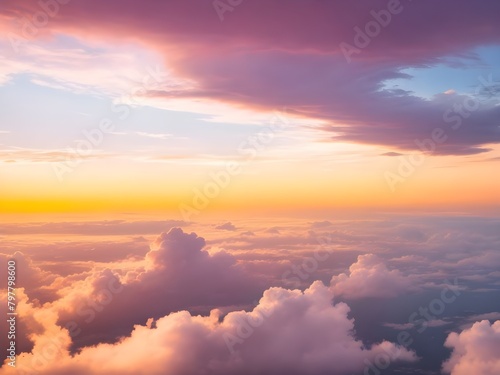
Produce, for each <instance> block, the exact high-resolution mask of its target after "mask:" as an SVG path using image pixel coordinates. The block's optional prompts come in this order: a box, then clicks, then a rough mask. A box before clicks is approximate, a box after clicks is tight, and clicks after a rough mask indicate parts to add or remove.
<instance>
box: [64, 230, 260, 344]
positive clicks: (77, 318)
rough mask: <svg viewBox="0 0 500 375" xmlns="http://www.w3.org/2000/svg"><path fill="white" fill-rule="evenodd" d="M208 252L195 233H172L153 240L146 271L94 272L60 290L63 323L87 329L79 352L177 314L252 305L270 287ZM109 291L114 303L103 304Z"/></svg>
mask: <svg viewBox="0 0 500 375" xmlns="http://www.w3.org/2000/svg"><path fill="white" fill-rule="evenodd" d="M204 247H205V240H204V239H203V238H201V237H198V236H197V235H196V234H195V233H190V234H188V233H184V232H183V231H182V229H180V228H173V229H171V230H170V231H169V232H168V233H162V234H161V235H160V236H159V237H158V238H157V239H156V240H155V242H154V243H153V244H152V248H151V250H150V251H149V252H148V253H147V254H146V256H145V259H144V260H143V262H142V264H141V265H142V267H138V266H137V265H136V266H135V268H131V267H130V266H129V267H128V269H127V270H126V271H121V270H119V269H118V270H117V271H115V272H113V271H112V270H111V269H107V270H104V271H99V272H94V273H93V274H92V276H90V277H88V278H87V279H85V280H83V281H81V282H80V285H79V286H78V287H77V288H75V285H72V286H68V287H66V288H65V289H64V290H62V291H61V293H63V295H64V297H63V298H61V299H60V300H58V301H57V302H56V305H57V306H55V308H57V309H58V310H59V311H60V319H59V322H60V324H61V325H65V324H66V323H67V322H71V321H74V322H76V323H77V324H78V325H79V326H81V327H85V330H84V331H83V332H82V334H80V335H79V336H78V337H77V338H75V340H74V344H75V348H78V347H81V346H86V345H93V344H96V343H98V342H103V341H104V342H113V341H115V340H116V339H118V338H119V337H120V336H124V335H128V334H129V333H130V331H131V329H132V327H133V325H134V324H144V323H145V322H146V321H147V319H148V318H155V319H157V318H160V317H161V316H164V315H165V314H168V313H170V312H173V311H179V310H182V309H189V310H190V311H196V312H200V313H202V312H208V311H209V310H210V309H211V308H213V307H215V306H217V307H224V306H232V305H244V304H250V303H252V301H255V300H256V298H257V297H258V295H259V294H260V293H261V292H262V290H264V289H265V288H266V286H265V284H264V282H262V281H260V280H257V279H256V278H255V277H253V276H251V275H249V274H248V273H247V272H246V271H245V269H244V268H243V267H241V266H240V265H238V264H237V261H236V258H234V257H233V256H232V255H230V254H228V253H226V252H217V253H214V254H209V253H208V252H207V251H206V250H203V248H204ZM116 267H119V265H117V266H116ZM117 272H120V273H121V274H122V276H121V277H120V275H119V274H117ZM108 285H109V287H108ZM109 290H111V295H112V303H111V302H110V301H107V302H106V303H102V300H103V299H105V298H108V297H109V295H110V293H109V292H108V291H109ZM113 290H119V293H114V292H113ZM106 296H108V297H106ZM108 299H109V298H108ZM131 301H133V303H131ZM124 311H126V314H124V313H123V312H124Z"/></svg>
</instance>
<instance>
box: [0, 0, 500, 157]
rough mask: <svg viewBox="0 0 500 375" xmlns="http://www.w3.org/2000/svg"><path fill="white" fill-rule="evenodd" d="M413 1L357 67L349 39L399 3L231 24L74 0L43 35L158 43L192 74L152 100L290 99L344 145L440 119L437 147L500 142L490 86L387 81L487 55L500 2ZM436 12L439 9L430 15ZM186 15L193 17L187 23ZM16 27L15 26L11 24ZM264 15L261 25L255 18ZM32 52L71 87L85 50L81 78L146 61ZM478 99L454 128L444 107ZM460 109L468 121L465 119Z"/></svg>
mask: <svg viewBox="0 0 500 375" xmlns="http://www.w3.org/2000/svg"><path fill="white" fill-rule="evenodd" d="M401 4H402V11H401V12H399V13H398V14H394V15H392V19H391V21H390V24H389V25H388V26H387V27H386V28H385V29H384V30H383V32H381V33H380V35H378V36H377V37H376V38H374V39H373V40H371V41H370V44H369V45H368V46H367V47H366V48H363V49H362V50H361V52H360V53H359V54H355V55H353V56H352V60H353V61H352V62H351V63H350V64H349V63H347V61H346V59H345V56H344V54H343V52H342V50H341V48H340V44H341V43H350V44H353V43H354V38H355V32H354V31H353V28H354V27H356V26H358V27H360V28H363V27H364V25H365V24H366V23H367V20H369V19H371V18H370V17H371V15H372V13H371V12H372V11H380V10H383V9H385V8H387V1H384V0H378V1H373V2H369V3H361V4H357V5H356V6H353V5H352V3H349V2H345V1H341V0H338V1H315V2H313V3H311V2H307V1H296V2H293V3H291V4H286V5H285V4H283V2H282V1H280V0H255V1H252V3H251V4H245V6H242V7H238V8H237V9H233V10H234V11H233V12H228V13H226V16H227V17H226V18H227V19H225V20H224V22H220V20H219V17H218V16H217V13H216V11H215V10H214V8H213V5H212V2H210V1H209V2H206V3H204V2H202V3H200V2H199V1H196V0H186V1H183V2H179V3H171V2H155V3H153V4H150V5H149V6H148V7H144V6H142V5H141V4H139V3H137V2H134V1H132V0H126V1H118V0H112V1H106V2H101V1H96V0H89V1H86V2H73V3H71V4H68V5H65V6H64V10H61V12H60V13H59V14H58V16H57V17H55V18H53V19H51V20H50V23H49V24H48V25H47V26H46V27H44V29H43V32H40V37H42V36H45V35H47V34H51V33H52V34H66V35H72V36H75V37H76V38H78V39H85V40H93V39H96V40H100V41H103V40H105V41H107V42H108V43H110V44H116V41H120V42H122V43H123V42H124V41H125V42H126V41H134V42H136V43H137V42H139V44H141V45H146V46H147V47H149V48H150V49H152V50H154V51H155V52H157V53H159V54H161V55H162V56H164V57H165V61H166V64H167V65H168V68H169V70H171V71H172V72H173V73H174V74H175V75H176V77H178V78H179V79H180V80H182V81H183V82H184V81H186V82H190V84H189V85H181V86H182V87H181V88H180V89H178V88H176V89H172V88H171V87H168V88H167V89H162V88H161V87H160V88H158V89H155V90H150V91H149V92H148V95H149V97H150V98H157V99H161V100H163V101H164V102H165V103H169V102H171V101H173V100H175V99H177V100H181V99H196V100H205V101H208V102H213V101H218V102H224V103H225V104H230V105H233V106H236V107H240V108H241V107H242V108H246V109H256V110H262V111H269V110H274V109H276V108H281V107H283V106H287V107H288V108H293V111H292V112H293V113H292V114H293V115H298V116H302V117H306V118H310V119H317V120H320V121H323V122H324V123H326V124H325V125H323V126H320V127H319V128H318V132H319V133H321V134H322V135H323V136H324V137H325V138H326V139H329V140H331V141H333V142H336V141H348V142H360V143H367V144H376V145H384V146H388V147H391V148H395V149H400V150H417V149H418V146H417V145H416V144H415V139H419V140H423V139H426V138H429V137H430V136H431V134H432V131H433V130H434V129H435V128H443V129H445V133H446V134H447V135H448V140H447V141H446V143H444V144H441V145H439V147H437V149H436V150H435V153H436V154H451V155H461V154H476V153H481V152H486V151H488V150H489V148H488V147H487V145H488V144H492V143H499V142H500V133H499V132H498V126H497V119H498V117H499V116H500V107H498V106H497V105H496V104H497V103H498V99H497V98H496V97H495V96H491V95H490V96H486V97H484V95H481V92H483V91H485V90H484V88H482V89H480V90H479V94H478V95H472V96H471V95H469V96H467V95H463V94H459V93H447V94H444V93H440V94H437V95H436V96H434V97H432V98H430V99H423V98H420V97H417V96H415V95H413V93H411V92H407V91H403V90H388V89H384V82H386V81H387V80H391V79H397V78H408V79H409V78H411V76H410V75H408V74H405V73H403V72H402V71H403V70H404V69H405V68H408V67H412V68H428V67H432V66H436V65H438V64H441V65H446V66H448V67H457V66H459V65H460V64H462V66H463V64H464V63H463V62H462V63H461V62H460V61H458V62H457V59H458V58H461V59H462V60H465V61H467V63H469V64H477V63H478V62H479V61H480V57H479V56H478V55H476V54H474V53H473V52H471V51H473V50H474V49H475V48H477V47H480V46H497V45H498V44H499V43H500V26H499V24H498V20H497V18H496V17H495V15H496V14H498V12H499V10H500V4H499V3H498V2H495V1H485V2H481V3H479V4H478V3H474V2H470V1H467V0H458V1H457V0H444V1H440V2H439V3H437V4H436V3H433V2H413V3H404V4H403V3H401ZM117 8H119V9H120V12H118V13H117V12H116V9H117ZM449 9H454V11H453V12H450V11H449ZM38 10H39V9H38V4H37V3H29V2H23V1H15V0H5V1H3V2H2V5H1V7H0V14H3V15H4V17H6V18H8V19H13V18H14V17H15V16H17V17H19V18H22V17H23V16H26V17H30V16H31V15H32V14H34V13H35V12H36V11H38ZM431 13H432V14H434V15H436V16H435V17H432V18H429V16H428V15H429V14H431ZM297 15H301V17H297ZM182 19H189V20H190V22H180V20H182ZM5 24H6V26H5V28H6V29H9V26H7V25H10V23H9V22H5ZM12 24H13V25H14V26H12V27H10V30H9V31H11V32H14V33H16V34H19V33H22V29H21V28H20V27H19V26H18V25H16V23H15V22H12ZM257 24H258V25H259V27H255V25H257ZM423 24H425V25H426V27H425V28H422V27H421V25H423ZM89 25H90V26H91V27H89ZM277 30H279V32H277ZM415 30H419V32H415ZM436 35H438V37H436ZM214 41H216V43H214ZM208 45H210V46H211V47H210V48H207V46H208ZM30 51H31V50H30ZM31 53H33V54H35V55H36V56H37V58H38V59H42V61H43V62H44V64H43V65H42V68H38V69H35V68H34V67H30V68H29V69H31V70H36V71H37V72H38V74H39V75H41V74H45V75H54V76H56V75H57V76H61V78H59V80H58V82H63V83H66V84H70V83H71V81H75V80H77V81H78V79H75V77H81V76H82V75H81V74H74V73H75V72H74V69H76V68H73V70H71V69H68V68H67V67H65V69H64V70H62V72H63V73H64V74H63V73H61V72H60V71H61V66H60V65H58V64H53V63H51V62H52V60H54V59H56V61H59V60H63V61H67V59H68V57H70V58H71V56H75V58H77V59H78V61H79V64H76V65H77V66H83V67H85V69H86V71H88V69H89V66H91V67H92V71H94V72H95V73H96V74H91V75H88V74H86V75H83V77H84V78H85V79H84V81H85V82H77V85H78V86H79V87H80V86H82V85H83V86H84V87H86V86H89V85H90V86H91V87H93V86H92V85H93V84H94V81H95V79H92V78H91V77H94V76H96V77H98V78H97V80H99V81H102V80H103V79H106V81H109V80H110V79H109V78H108V77H107V76H106V77H104V76H103V71H102V66H106V67H109V66H119V65H121V63H122V60H127V58H128V60H132V61H130V62H129V63H128V64H127V66H129V65H130V66H135V65H136V63H137V61H136V60H137V59H134V58H133V57H130V56H128V57H127V58H124V57H122V56H121V55H119V56H118V57H116V56H114V55H111V56H109V57H108V56H105V58H100V59H97V58H95V57H94V58H90V57H88V54H85V53H82V52H81V51H80V50H78V51H67V50H65V51H63V52H62V53H61V55H60V56H59V55H58V54H57V52H55V51H54V50H53V49H52V50H51V51H50V52H47V51H41V50H40V49H35V50H34V51H31ZM88 60H90V61H88ZM94 60H97V61H94ZM115 60H118V63H117V62H116V61H115ZM128 60H127V61H128ZM72 61H73V59H72ZM102 61H104V62H105V63H106V64H104V65H103V64H102ZM108 62H110V63H109V65H108ZM54 65H55V66H54ZM73 65H75V64H73ZM283 66H286V69H283ZM108 70H109V69H108ZM130 70H132V69H131V68H130ZM6 71H9V69H6ZM89 77H90V78H89ZM4 79H5V78H4ZM115 80H116V77H115ZM87 81H88V82H87ZM112 83H115V82H112ZM109 86H113V85H109ZM477 86H478V87H480V86H481V84H480V83H479V82H478V83H477ZM497 87H498V83H495V82H492V83H491V85H490V87H488V88H490V91H491V92H493V94H495V93H496V92H497V89H496V88H497ZM491 88H494V89H491ZM473 100H475V101H476V102H477V103H478V104H479V107H478V108H477V110H475V111H474V113H473V116H468V117H467V126H461V128H460V129H459V130H456V131H455V130H452V129H451V128H450V125H451V124H453V123H455V121H461V120H463V119H464V118H463V117H462V118H461V119H460V116H458V114H457V113H456V112H455V113H454V114H453V116H454V119H452V120H449V119H450V117H449V116H448V120H444V119H443V116H444V115H445V114H446V113H447V111H449V110H453V108H454V106H455V105H462V104H463V103H466V102H467V101H468V102H467V103H471V101H473ZM456 116H458V117H459V120H455V118H456Z"/></svg>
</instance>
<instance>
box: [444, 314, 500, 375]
mask: <svg viewBox="0 0 500 375" xmlns="http://www.w3.org/2000/svg"><path fill="white" fill-rule="evenodd" d="M445 345H446V347H448V348H450V349H452V350H453V351H452V353H451V357H450V359H448V360H447V361H446V362H445V363H444V364H443V370H444V371H445V372H447V373H449V374H451V375H471V374H481V375H497V374H500V356H499V355H498V353H499V352H500V320H497V321H496V322H494V323H493V324H491V323H490V322H489V321H487V320H483V321H480V322H476V323H475V324H474V325H473V326H472V327H471V328H468V329H466V330H464V331H462V332H461V333H456V332H453V333H451V334H450V335H449V336H448V338H447V339H446V342H445Z"/></svg>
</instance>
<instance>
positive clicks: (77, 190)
mask: <svg viewBox="0 0 500 375" xmlns="http://www.w3.org/2000/svg"><path fill="white" fill-rule="evenodd" d="M42 3H43V2H42ZM235 3H236V2H235ZM389 3H390V4H389ZM43 4H45V3H43ZM47 4H49V5H43V8H42V5H40V4H38V3H32V2H28V1H14V0H11V1H3V2H2V4H1V5H0V17H1V19H2V23H1V25H2V26H1V31H2V32H1V36H0V46H1V48H2V51H3V53H2V59H1V60H0V85H1V86H0V100H1V103H2V111H1V112H0V124H1V125H0V127H1V128H0V174H1V177H2V186H1V198H0V200H1V205H2V208H3V211H4V212H10V213H23V212H24V213H34V212H38V213H56V212H90V211H93V212H95V211H100V212H103V211H106V212H114V213H119V212H129V211H132V212H138V211H140V212H144V211H148V212H153V211H156V212H158V211H161V212H165V211H169V212H172V213H174V214H177V215H181V216H182V212H180V209H179V207H180V205H182V204H183V203H184V204H186V205H189V206H191V207H193V196H194V195H195V194H196V193H195V192H193V189H199V190H200V191H202V192H203V189H204V188H205V187H206V185H207V184H209V183H210V181H211V180H212V179H211V177H210V174H211V173H217V172H220V171H223V170H225V169H226V165H227V163H230V162H236V163H238V165H239V166H241V168H239V169H238V171H239V173H238V174H237V175H235V176H231V179H230V180H231V181H230V185H231V187H230V188H222V189H221V191H220V192H219V193H218V194H216V197H215V198H213V199H212V198H211V199H210V204H209V207H208V212H213V213H216V212H219V211H222V210H231V211H233V212H241V211H242V210H251V209H255V210H258V211H262V210H265V209H270V210H275V211H276V210H280V211H289V210H295V211H311V210H312V211H317V210H320V209H325V208H337V209H340V208H343V209H349V208H363V209H366V208H368V207H371V208H375V209H384V210H387V209H389V210H399V209H401V208H404V209H411V208H413V209H415V208H418V209H424V210H432V209H436V208H438V209H440V210H445V211H457V210H458V211H464V210H471V209H476V210H483V211H484V210H486V209H488V208H491V206H495V207H498V204H499V203H500V201H499V199H500V198H499V195H498V194H497V191H498V189H499V188H500V185H499V183H500V182H499V180H498V179H492V178H491V176H492V173H493V172H492V171H493V170H494V169H496V168H497V167H498V162H499V160H500V159H498V158H500V152H499V148H498V142H499V141H500V130H499V123H498V119H499V111H500V109H499V107H498V90H499V83H498V82H499V81H500V70H499V69H500V68H499V66H500V64H499V63H500V52H499V49H498V43H499V40H498V38H499V35H500V33H499V32H498V28H499V26H498V22H497V17H496V16H497V12H498V5H497V4H496V3H495V2H494V1H484V2H480V3H479V4H476V3H471V2H467V1H460V2H456V1H451V0H450V1H442V2H439V4H434V3H432V2H430V1H415V2H401V3H399V2H395V3H391V2H385V1H377V2H370V3H364V2H356V3H354V4H346V3H344V2H340V1H294V2H290V3H289V4H287V5H286V6H285V5H284V4H283V3H282V2H280V1H252V2H242V3H241V4H239V5H237V6H236V7H233V6H228V5H226V6H225V7H224V6H222V5H221V3H220V2H214V3H212V2H210V1H198V0H197V1H183V2H181V1H173V2H169V1H146V2H137V1H117V2H116V4H115V1H106V2H100V1H85V2H83V1H71V2H64V1H60V2H59V3H53V2H50V1H48V2H47ZM54 4H55V5H54ZM222 4H223V2H222ZM117 7H118V8H119V11H117V9H118V8H117ZM389 8H390V9H389ZM450 9H453V11H450ZM389 10H390V11H389ZM370 12H372V13H370ZM384 12H385V13H384ZM391 12H392V13H391ZM373 14H375V16H374V15H373ZM387 14H389V17H390V19H389V18H387ZM429 14H432V16H429ZM36 15H38V18H36V17H35V18H34V19H33V17H34V16H36ZM374 17H379V18H380V17H382V18H381V19H382V21H381V22H382V23H383V25H381V24H380V23H378V24H377V23H376V22H378V21H374V20H376V19H377V18H374ZM384 17H385V18H384ZM221 18H222V19H221ZM384 20H386V21H384ZM370 22H372V23H371V24H370ZM373 22H375V23H376V25H378V28H377V27H375V28H374V29H373V30H371V29H370V27H373V25H374V24H373ZM386 23H387V25H386ZM367 25H368V32H369V33H371V35H374V36H373V37H369V36H367V34H365V33H364V30H365V29H366V27H367ZM370 25H371V26H370ZM359 30H361V32H362V33H363V34H364V38H365V39H363V37H360V36H359ZM377 31H378V33H377ZM366 38H367V39H366ZM367 40H368V42H369V44H368V45H367V46H364V43H366V41H367ZM346 46H347V47H346ZM357 46H359V47H363V48H358V47H357ZM103 122H104V126H105V128H106V130H107V131H106V132H101V130H100V126H101V125H102V123H103ZM276 123H277V124H278V125H280V126H278V127H275V128H272V124H276ZM270 129H272V130H270ZM97 132H100V133H101V135H102V136H101V135H98V134H97ZM89 134H90V135H89ZM259 135H261V138H258V136H259ZM92 137H93V138H92ZM433 137H434V139H433ZM91 139H93V141H94V143H89V140H91ZM252 140H253V142H254V143H252ZM426 140H431V141H432V143H428V142H426ZM436 140H437V141H436ZM410 158H411V159H410ZM35 187H36V188H35Z"/></svg>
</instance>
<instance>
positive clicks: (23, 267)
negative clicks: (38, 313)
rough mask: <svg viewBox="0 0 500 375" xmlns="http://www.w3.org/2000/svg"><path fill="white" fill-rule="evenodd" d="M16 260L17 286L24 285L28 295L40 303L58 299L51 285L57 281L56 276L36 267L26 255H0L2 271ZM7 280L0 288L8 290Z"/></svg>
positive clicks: (0, 284)
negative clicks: (9, 262)
mask: <svg viewBox="0 0 500 375" xmlns="http://www.w3.org/2000/svg"><path fill="white" fill-rule="evenodd" d="M9 260H14V261H15V262H16V270H17V272H16V282H17V285H22V286H23V288H24V290H25V291H26V294H27V295H28V296H29V297H30V298H31V299H35V300H38V301H39V302H41V303H43V302H47V301H52V300H54V299H55V298H57V293H56V292H55V290H54V289H53V288H52V287H51V284H52V283H53V282H54V280H55V279H56V276H55V275H52V274H51V273H50V272H46V271H44V270H42V269H41V268H40V267H38V266H37V265H35V264H34V263H33V261H32V260H31V259H30V257H27V256H25V255H24V253H22V252H19V251H16V252H15V253H14V254H13V255H10V256H9V255H6V254H0V267H1V269H2V270H5V269H7V262H8V261H9ZM6 281H7V279H5V281H4V280H2V281H1V283H0V288H7V286H6V285H5V283H6Z"/></svg>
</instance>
